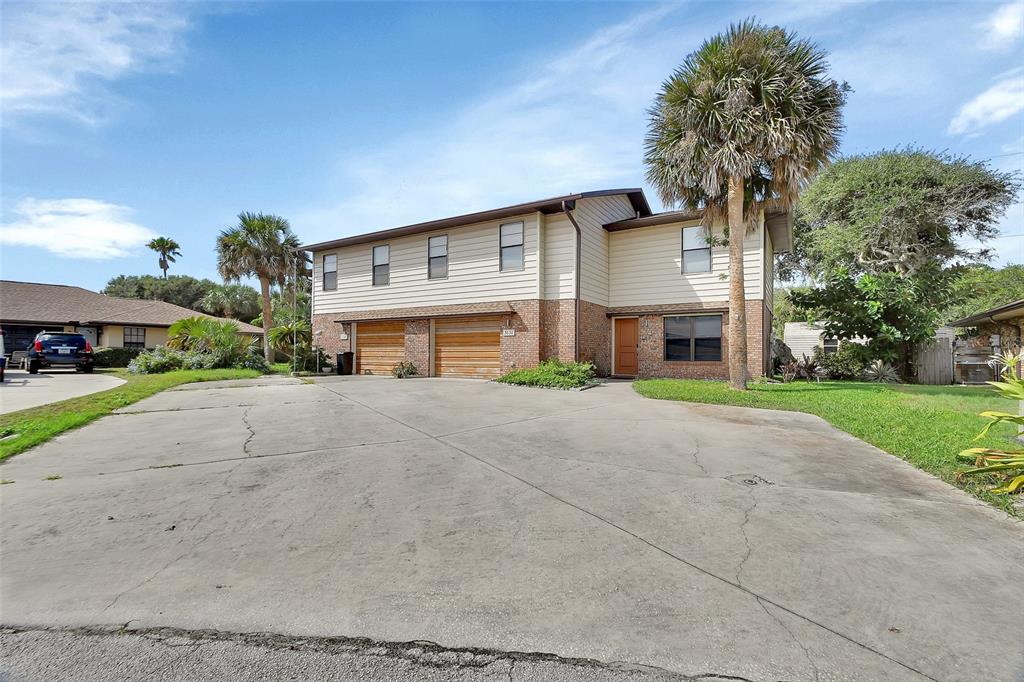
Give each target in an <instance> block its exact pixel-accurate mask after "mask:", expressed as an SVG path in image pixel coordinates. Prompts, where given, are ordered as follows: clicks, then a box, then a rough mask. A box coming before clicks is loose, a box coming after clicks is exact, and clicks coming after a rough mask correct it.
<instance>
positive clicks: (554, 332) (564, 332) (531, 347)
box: [313, 299, 770, 379]
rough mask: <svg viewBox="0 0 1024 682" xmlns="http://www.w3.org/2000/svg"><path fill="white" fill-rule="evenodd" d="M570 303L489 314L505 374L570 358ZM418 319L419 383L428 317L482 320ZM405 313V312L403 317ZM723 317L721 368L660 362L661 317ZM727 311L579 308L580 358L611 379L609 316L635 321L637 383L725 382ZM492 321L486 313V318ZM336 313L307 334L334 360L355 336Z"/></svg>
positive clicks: (752, 302)
mask: <svg viewBox="0 0 1024 682" xmlns="http://www.w3.org/2000/svg"><path fill="white" fill-rule="evenodd" d="M575 303H576V302H575V301H574V300H573V299H562V300H537V299H526V300H519V301H508V307H507V309H506V310H505V311H504V312H501V313H494V315H496V316H498V317H499V318H500V319H501V325H502V327H503V328H506V329H508V328H511V329H514V330H515V334H514V335H512V336H508V335H505V334H502V336H501V340H500V344H501V368H502V371H503V372H506V371H509V370H511V369H515V368H519V367H532V366H534V365H536V364H537V363H538V362H540V361H541V360H545V359H547V358H553V357H557V358H559V359H561V360H565V361H570V360H572V359H573V354H574V350H575V342H574V341H575V339H574V337H575V331H576V315H575V311H576V306H575ZM422 310H423V312H422V313H421V314H420V315H419V316H417V319H408V320H406V322H405V359H406V361H407V362H411V363H413V364H414V365H416V367H417V369H419V371H420V375H421V376H429V375H430V374H432V370H433V368H432V367H431V357H430V356H431V341H430V339H431V318H440V317H456V316H459V315H474V314H481V313H480V307H479V304H465V305H446V306H431V307H429V308H424V309H422ZM764 311H765V308H764V303H763V301H762V300H761V299H749V300H748V301H747V353H748V363H747V364H748V371H749V373H750V376H751V377H756V376H761V375H763V374H764V373H765V371H766V368H767V362H768V361H767V359H766V358H765V356H764V352H765V351H766V350H767V348H766V345H767V344H766V339H767V338H768V337H767V335H766V333H765V325H767V324H770V319H767V316H766V315H765V314H764ZM401 312H402V313H403V314H404V313H407V310H403V311H401ZM699 312H716V313H722V358H723V360H722V361H721V362H679V361H666V360H665V359H664V358H665V348H664V343H665V342H664V338H665V337H664V316H665V315H670V314H673V313H678V314H693V313H699ZM369 313H372V315H369ZM727 313H728V304H723V303H704V304H699V303H697V304H694V303H691V304H676V305H671V304H668V305H654V306H642V307H634V308H606V307H604V306H601V305H597V304H595V303H591V302H589V301H580V325H579V335H580V343H579V357H580V359H581V360H584V361H589V362H592V363H593V364H594V366H595V367H596V369H597V373H598V375H599V376H608V375H610V374H611V373H612V371H613V368H612V366H611V365H612V359H611V358H612V325H613V324H614V317H615V316H620V317H639V319H640V348H639V354H638V358H637V359H638V377H640V378H646V377H677V378H693V379H727V378H728V365H727V363H726V361H725V359H726V358H727V357H728V324H729V319H728V314H727ZM488 315H489V316H490V314H488ZM368 316H372V317H373V318H374V319H380V320H384V319H388V318H387V311H384V310H375V311H368ZM337 319H338V314H336V313H335V314H332V313H320V314H317V315H314V316H313V330H314V331H322V332H323V334H322V335H321V336H320V337H319V342H320V346H321V347H322V348H323V349H324V352H326V353H327V354H328V356H329V357H330V358H331V360H332V361H333V360H334V355H335V354H336V353H342V352H346V351H350V350H354V349H353V348H352V332H353V325H354V326H355V331H356V333H358V325H359V322H358V321H357V322H345V323H338V322H336V321H335V320H337Z"/></svg>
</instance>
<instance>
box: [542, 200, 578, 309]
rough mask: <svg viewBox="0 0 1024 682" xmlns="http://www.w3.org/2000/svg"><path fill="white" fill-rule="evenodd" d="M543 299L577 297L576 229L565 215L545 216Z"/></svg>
mask: <svg viewBox="0 0 1024 682" xmlns="http://www.w3.org/2000/svg"><path fill="white" fill-rule="evenodd" d="M542 255H543V269H544V277H543V285H542V288H541V292H542V298H548V299H559V298H574V297H575V296H576V277H575V274H574V273H575V270H576V229H575V228H574V227H573V226H572V223H571V222H569V218H567V217H566V216H565V214H564V213H554V214H552V215H547V216H544V250H543V254H542Z"/></svg>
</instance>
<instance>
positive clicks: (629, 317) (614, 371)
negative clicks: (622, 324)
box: [611, 315, 640, 378]
mask: <svg viewBox="0 0 1024 682" xmlns="http://www.w3.org/2000/svg"><path fill="white" fill-rule="evenodd" d="M618 320H636V334H637V349H636V369H637V371H636V373H635V374H620V373H619V371H618V367H616V366H615V364H616V363H615V356H616V352H615V341H616V338H615V330H616V327H617V326H618V325H617V324H616V322H617V321H618ZM611 336H612V348H611V354H612V376H613V377H616V376H618V377H630V378H636V376H637V375H638V374H639V373H640V343H639V340H640V316H639V315H619V316H617V317H613V318H612V335H611Z"/></svg>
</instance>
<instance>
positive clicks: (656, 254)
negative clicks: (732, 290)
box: [304, 189, 792, 379]
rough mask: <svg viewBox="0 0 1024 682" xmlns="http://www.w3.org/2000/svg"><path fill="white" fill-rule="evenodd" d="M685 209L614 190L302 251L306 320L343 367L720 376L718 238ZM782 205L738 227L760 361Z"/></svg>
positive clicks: (723, 267) (723, 270)
mask: <svg viewBox="0 0 1024 682" xmlns="http://www.w3.org/2000/svg"><path fill="white" fill-rule="evenodd" d="M722 236H723V235H722V228H721V227H716V228H713V229H712V235H711V237H710V238H709V236H708V235H707V234H706V232H705V230H704V228H703V227H702V226H701V222H700V216H699V215H697V214H695V213H686V212H666V213H652V212H651V209H650V206H649V205H648V203H647V199H646V198H645V197H644V194H643V191H641V190H639V189H614V190H601V191H595V192H582V193H579V194H571V195H566V196H560V197H554V198H551V199H543V200H541V201H532V202H529V203H525V204H517V205H515V206H506V207H504V208H497V209H493V210H489V211H481V212H478V213H471V214H467V215H460V216H455V217H451V218H444V219H442V220H433V221H430V222H426V223H417V224H415V225H407V226H404V227H396V228H393V229H389V230H382V231H379V232H370V233H367V234H360V235H356V236H351V237H344V238H341V239H335V240H332V241H327V242H322V243H319V244H309V245H306V246H305V247H304V248H305V249H306V250H308V251H311V252H312V254H313V327H314V330H315V331H319V332H322V333H321V335H320V344H321V346H323V347H324V349H325V350H326V351H328V352H330V353H335V352H342V351H348V350H352V351H355V364H356V372H357V373H372V374H387V373H388V372H390V370H391V368H392V367H393V366H394V365H395V364H397V363H398V362H402V361H408V362H411V363H413V364H414V365H416V367H417V369H418V370H419V372H420V374H421V375H423V376H440V377H447V376H454V377H481V378H491V377H496V376H498V375H500V374H501V373H503V372H505V371H508V370H510V369H512V368H515V367H529V366H532V365H536V364H537V363H538V362H540V361H541V360H544V359H547V358H552V357H557V358H560V359H562V360H573V359H577V358H578V359H580V360H587V361H590V362H593V363H594V365H595V366H596V367H597V370H598V373H599V374H601V375H612V376H623V377H660V376H664V377H693V378H721V379H724V378H727V375H728V369H727V363H726V357H727V353H728V348H727V336H728V335H727V325H728V324H729V318H728V310H729V281H728V273H729V263H728V260H729V249H728V246H725V245H722V244H723V240H722V239H721V238H722ZM791 239H792V224H791V221H790V219H789V215H788V214H785V213H778V212H777V213H771V212H769V213H768V214H767V215H766V217H765V219H764V220H763V221H762V222H761V223H760V224H758V225H757V226H756V229H752V230H748V232H747V234H746V235H745V238H744V243H743V250H744V268H745V269H744V279H745V287H746V297H747V300H746V301H745V302H744V304H745V305H746V311H747V329H748V349H749V369H750V373H751V375H752V376H757V375H760V374H764V373H765V371H767V369H768V368H769V362H770V358H769V346H770V344H769V343H768V339H769V334H770V330H771V314H772V263H773V258H772V255H773V253H774V252H775V251H778V250H783V249H788V248H789V245H790V242H791Z"/></svg>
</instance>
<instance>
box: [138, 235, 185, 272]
mask: <svg viewBox="0 0 1024 682" xmlns="http://www.w3.org/2000/svg"><path fill="white" fill-rule="evenodd" d="M146 246H147V247H148V248H150V249H152V250H153V251H156V252H157V253H159V254H160V269H161V270H163V271H164V279H167V270H168V268H170V267H171V266H170V264H171V263H175V262H176V261H175V260H174V257H175V256H180V255H181V246H179V245H178V242H176V241H174V240H173V239H171V238H169V237H157V238H156V239H151V240H150V242H149V243H148V244H146Z"/></svg>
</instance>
